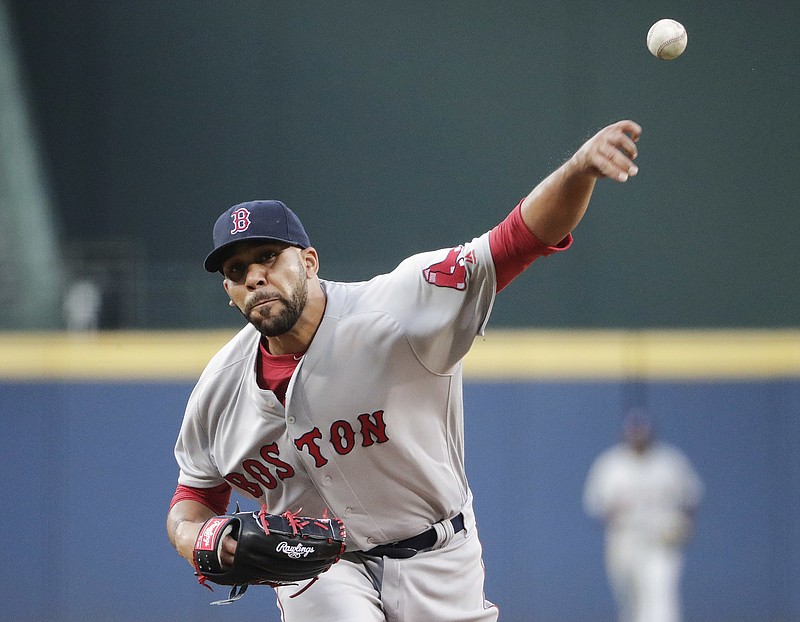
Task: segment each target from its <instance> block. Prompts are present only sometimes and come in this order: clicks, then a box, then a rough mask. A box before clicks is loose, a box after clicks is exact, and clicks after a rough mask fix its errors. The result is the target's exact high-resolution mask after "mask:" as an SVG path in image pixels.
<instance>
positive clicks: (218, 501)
mask: <svg viewBox="0 0 800 622" xmlns="http://www.w3.org/2000/svg"><path fill="white" fill-rule="evenodd" d="M186 500H188V501H197V502H198V503H202V504H203V505H204V506H206V507H207V508H208V509H210V510H211V511H212V512H214V514H217V515H220V514H225V513H227V511H228V504H229V503H230V502H231V487H230V484H228V483H227V482H223V483H222V484H220V485H219V486H214V487H213V488H194V487H192V486H184V485H183V484H178V487H177V488H176V489H175V494H174V495H173V496H172V501H171V502H170V504H169V507H170V509H172V506H173V505H175V504H176V503H177V502H178V501H186Z"/></svg>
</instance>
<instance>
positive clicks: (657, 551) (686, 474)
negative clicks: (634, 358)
mask: <svg viewBox="0 0 800 622" xmlns="http://www.w3.org/2000/svg"><path fill="white" fill-rule="evenodd" d="M701 494H702V484H701V482H700V479H699V478H698V476H697V474H696V473H695V471H694V469H693V467H692V465H691V464H690V462H689V460H688V459H687V458H686V457H685V456H684V455H683V454H682V453H681V452H680V451H679V450H678V449H676V448H675V447H671V446H669V445H667V444H664V443H654V444H652V445H651V446H650V447H648V448H647V450H645V451H644V452H641V453H639V452H636V451H634V450H633V449H632V448H631V447H630V446H629V445H628V444H619V445H616V446H614V447H612V448H610V449H608V450H606V451H604V452H603V453H602V454H600V456H598V458H597V459H596V460H595V462H594V463H593V464H592V466H591V469H590V471H589V474H588V477H587V480H586V487H585V490H584V503H585V507H586V510H587V512H588V513H589V514H591V515H593V516H596V517H598V518H602V519H603V520H604V521H605V522H606V567H607V572H608V577H609V581H610V583H611V587H612V589H613V591H614V595H615V598H616V599H617V603H618V607H619V611H620V620H621V621H622V622H677V621H678V620H680V617H681V615H680V600H679V582H680V575H681V570H682V566H683V547H684V544H685V542H686V539H687V538H688V537H689V534H690V530H691V516H692V513H693V511H694V509H695V508H696V506H697V504H698V503H699V501H700V497H701Z"/></svg>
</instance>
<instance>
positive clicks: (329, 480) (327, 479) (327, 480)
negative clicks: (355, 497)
mask: <svg viewBox="0 0 800 622" xmlns="http://www.w3.org/2000/svg"><path fill="white" fill-rule="evenodd" d="M322 482H323V483H324V484H325V485H326V486H327V485H329V484H330V483H331V476H330V475H326V476H325V479H324V480H322Z"/></svg>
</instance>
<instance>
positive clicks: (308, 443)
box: [294, 428, 328, 469]
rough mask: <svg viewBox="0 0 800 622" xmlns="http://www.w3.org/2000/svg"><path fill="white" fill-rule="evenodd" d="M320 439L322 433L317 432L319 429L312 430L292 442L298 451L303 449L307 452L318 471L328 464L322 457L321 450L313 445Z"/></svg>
mask: <svg viewBox="0 0 800 622" xmlns="http://www.w3.org/2000/svg"><path fill="white" fill-rule="evenodd" d="M321 438H322V432H320V431H319V428H314V429H313V430H311V431H309V432H306V433H305V434H303V436H301V437H300V438H296V439H295V441H294V444H295V447H297V449H299V450H300V451H303V448H305V449H307V450H308V453H309V455H310V456H312V457H313V458H314V466H316V467H317V468H318V469H319V468H320V467H323V466H325V465H326V464H328V459H327V458H325V457H324V456H323V455H322V450H321V449H320V447H319V445H317V444H316V443H315V441H318V440H319V439H321Z"/></svg>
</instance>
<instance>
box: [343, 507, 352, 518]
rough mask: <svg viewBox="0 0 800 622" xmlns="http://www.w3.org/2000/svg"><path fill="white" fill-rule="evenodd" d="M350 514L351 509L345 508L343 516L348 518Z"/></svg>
mask: <svg viewBox="0 0 800 622" xmlns="http://www.w3.org/2000/svg"><path fill="white" fill-rule="evenodd" d="M352 513H353V508H345V509H344V515H345V516H350V515H351V514H352Z"/></svg>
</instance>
